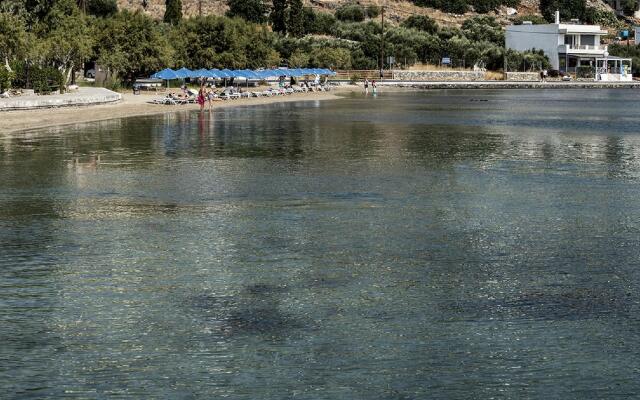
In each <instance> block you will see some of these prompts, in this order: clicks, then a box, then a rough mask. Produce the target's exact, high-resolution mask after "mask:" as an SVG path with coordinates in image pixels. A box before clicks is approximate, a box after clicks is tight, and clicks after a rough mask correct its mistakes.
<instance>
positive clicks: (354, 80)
mask: <svg viewBox="0 0 640 400" xmlns="http://www.w3.org/2000/svg"><path fill="white" fill-rule="evenodd" d="M361 79H362V77H361V76H360V75H359V74H353V75H351V77H350V78H349V83H350V84H352V85H355V84H357V83H358V81H359V80H361Z"/></svg>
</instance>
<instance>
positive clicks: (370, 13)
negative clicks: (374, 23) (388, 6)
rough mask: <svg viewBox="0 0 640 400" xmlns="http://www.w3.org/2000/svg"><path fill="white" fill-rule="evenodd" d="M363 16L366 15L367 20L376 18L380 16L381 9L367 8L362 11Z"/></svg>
mask: <svg viewBox="0 0 640 400" xmlns="http://www.w3.org/2000/svg"><path fill="white" fill-rule="evenodd" d="M364 12H365V14H367V18H378V16H379V15H380V12H381V9H380V7H378V6H376V5H370V6H367V8H366V9H365V10H364Z"/></svg>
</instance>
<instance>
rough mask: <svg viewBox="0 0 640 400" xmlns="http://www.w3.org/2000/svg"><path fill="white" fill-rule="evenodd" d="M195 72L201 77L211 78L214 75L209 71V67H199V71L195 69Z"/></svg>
mask: <svg viewBox="0 0 640 400" xmlns="http://www.w3.org/2000/svg"><path fill="white" fill-rule="evenodd" d="M193 72H194V73H195V74H197V75H198V77H200V78H211V77H212V76H211V73H209V70H208V69H204V68H201V69H199V70H197V71H193Z"/></svg>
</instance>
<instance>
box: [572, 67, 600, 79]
mask: <svg viewBox="0 0 640 400" xmlns="http://www.w3.org/2000/svg"><path fill="white" fill-rule="evenodd" d="M595 74H596V70H595V68H594V67H591V66H588V65H582V66H580V67H578V68H576V78H593V77H594V76H595Z"/></svg>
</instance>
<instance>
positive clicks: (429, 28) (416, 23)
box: [402, 15, 438, 33]
mask: <svg viewBox="0 0 640 400" xmlns="http://www.w3.org/2000/svg"><path fill="white" fill-rule="evenodd" d="M402 26H404V27H405V28H413V29H417V30H419V31H424V32H428V33H436V32H438V24H437V23H436V21H435V20H434V19H433V18H429V17H427V16H426V15H412V16H410V17H409V18H407V19H405V20H404V21H402Z"/></svg>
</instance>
